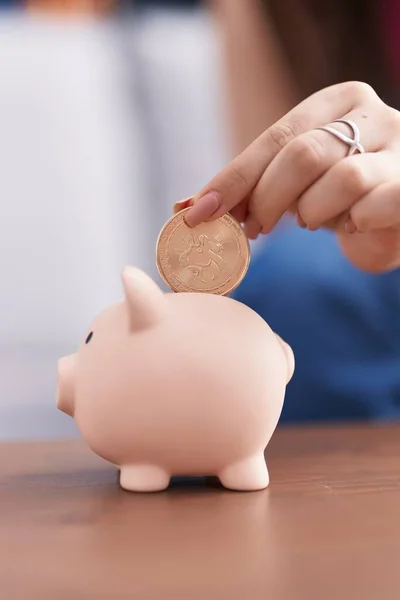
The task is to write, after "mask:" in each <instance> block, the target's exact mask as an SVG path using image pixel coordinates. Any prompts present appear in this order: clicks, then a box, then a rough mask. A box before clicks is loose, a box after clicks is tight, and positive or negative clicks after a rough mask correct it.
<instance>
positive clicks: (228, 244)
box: [156, 208, 250, 295]
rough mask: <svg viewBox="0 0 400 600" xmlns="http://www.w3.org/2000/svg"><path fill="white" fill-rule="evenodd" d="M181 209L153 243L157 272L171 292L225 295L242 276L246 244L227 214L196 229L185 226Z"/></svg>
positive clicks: (247, 251) (247, 256) (246, 258)
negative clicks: (154, 245)
mask: <svg viewBox="0 0 400 600" xmlns="http://www.w3.org/2000/svg"><path fill="white" fill-rule="evenodd" d="M188 210H189V208H185V209H183V210H181V211H180V212H178V213H177V214H175V215H174V216H173V217H171V218H170V219H169V220H168V221H167V222H166V223H165V225H164V227H163V228H162V229H161V232H160V235H159V236H158V240H157V248H156V261H157V268H158V271H159V273H160V275H161V277H162V278H163V280H164V281H165V283H166V284H167V285H168V286H169V287H170V288H171V289H172V290H173V291H174V292H206V293H209V294H220V295H226V294H229V293H230V292H232V290H234V289H235V288H236V287H237V286H238V285H239V283H240V282H241V281H242V279H243V277H244V276H245V275H246V272H247V269H248V267H249V263H250V245H249V241H248V239H247V236H246V234H245V232H244V230H243V228H242V227H241V225H240V224H239V223H238V222H237V221H236V219H234V218H233V217H232V216H231V215H230V214H229V213H227V214H225V215H224V216H222V217H220V218H219V219H216V220H215V221H207V222H205V223H201V224H200V225H197V226H196V227H189V226H188V225H186V222H185V219H184V214H185V212H187V211H188Z"/></svg>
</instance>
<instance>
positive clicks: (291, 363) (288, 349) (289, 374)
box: [275, 333, 295, 383]
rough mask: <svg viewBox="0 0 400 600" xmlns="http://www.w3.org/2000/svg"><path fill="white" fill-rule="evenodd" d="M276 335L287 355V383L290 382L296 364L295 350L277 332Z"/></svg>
mask: <svg viewBox="0 0 400 600" xmlns="http://www.w3.org/2000/svg"><path fill="white" fill-rule="evenodd" d="M275 335H276V337H277V339H278V342H279V345H280V346H281V348H282V350H283V353H284V355H285V359H286V363H287V380H286V383H289V381H290V380H291V379H292V377H293V373H294V366H295V361H294V354H293V350H292V348H291V347H290V346H289V344H287V343H286V342H285V341H284V340H283V339H282V338H281V337H280V336H279V335H278V334H277V333H276V334H275Z"/></svg>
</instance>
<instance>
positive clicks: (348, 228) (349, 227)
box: [344, 217, 357, 233]
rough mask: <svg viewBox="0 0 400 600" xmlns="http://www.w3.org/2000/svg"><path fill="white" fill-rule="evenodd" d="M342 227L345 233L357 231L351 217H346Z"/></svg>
mask: <svg viewBox="0 0 400 600" xmlns="http://www.w3.org/2000/svg"><path fill="white" fill-rule="evenodd" d="M344 228H345V230H346V231H347V233H355V232H356V231H357V227H356V226H355V225H354V223H353V220H352V218H351V217H349V218H348V219H347V221H346V223H345V224H344Z"/></svg>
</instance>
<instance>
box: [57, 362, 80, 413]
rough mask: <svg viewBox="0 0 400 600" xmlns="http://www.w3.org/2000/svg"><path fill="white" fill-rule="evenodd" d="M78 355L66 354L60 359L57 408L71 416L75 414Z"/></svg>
mask: <svg viewBox="0 0 400 600" xmlns="http://www.w3.org/2000/svg"><path fill="white" fill-rule="evenodd" d="M75 367H76V355H75V354H70V355H69V356H64V357H63V358H60V360H59V361H58V395H57V408H59V410H61V411H62V412H64V413H66V414H67V415H69V416H70V417H73V415H74V388H75Z"/></svg>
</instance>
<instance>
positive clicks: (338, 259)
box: [233, 224, 400, 422]
mask: <svg viewBox="0 0 400 600" xmlns="http://www.w3.org/2000/svg"><path fill="white" fill-rule="evenodd" d="M233 297H235V298H236V299H237V300H240V301H241V302H243V303H245V304H247V305H248V306H250V307H251V308H253V309H254V310H255V311H256V312H257V313H259V314H260V315H261V316H262V317H263V318H264V319H265V320H266V321H267V322H268V324H269V325H270V326H271V327H272V329H274V330H275V331H276V332H277V333H279V334H280V335H281V336H282V338H283V339H284V340H286V341H287V342H288V343H289V344H290V345H291V346H292V348H293V351H294V354H295V359H296V370H295V374H294V376H293V379H292V381H291V382H290V383H289V385H288V388H287V392H286V400H285V405H284V409H283V413H282V417H281V422H285V421H302V420H332V419H338V420H349V419H363V420H364V419H391V418H392V419H393V418H397V417H400V270H398V271H395V272H392V273H388V274H384V275H371V274H367V273H364V272H361V271H359V270H358V269H356V268H355V267H353V266H352V265H351V264H350V263H349V262H348V261H347V259H346V258H345V257H344V256H343V255H342V253H341V251H340V249H339V246H338V245H337V242H336V238H335V236H334V235H333V234H331V233H330V232H326V231H317V232H309V231H307V230H302V229H300V228H298V227H297V226H295V225H291V224H289V225H284V226H282V227H281V228H280V229H278V230H277V231H276V232H274V233H273V234H271V235H269V236H266V237H265V238H264V240H263V242H262V244H261V247H260V248H259V249H258V251H256V253H255V254H254V256H253V259H252V262H251V265H250V268H249V271H248V274H247V276H246V278H245V279H244V281H243V282H242V284H241V285H240V286H239V288H238V289H237V290H236V292H234V294H233Z"/></svg>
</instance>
